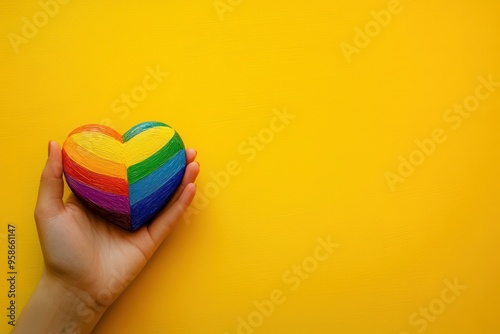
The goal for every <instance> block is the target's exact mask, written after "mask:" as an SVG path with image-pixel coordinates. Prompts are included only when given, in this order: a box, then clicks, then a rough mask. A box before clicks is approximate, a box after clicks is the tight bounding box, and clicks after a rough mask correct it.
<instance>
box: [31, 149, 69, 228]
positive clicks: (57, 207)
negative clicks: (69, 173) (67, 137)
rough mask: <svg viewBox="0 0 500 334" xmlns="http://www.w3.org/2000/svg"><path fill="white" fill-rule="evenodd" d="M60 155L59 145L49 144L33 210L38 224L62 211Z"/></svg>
mask: <svg viewBox="0 0 500 334" xmlns="http://www.w3.org/2000/svg"><path fill="white" fill-rule="evenodd" d="M62 171H63V165H62V154H61V148H60V147H59V144H57V143H56V142H54V141H50V142H49V157H48V159H47V162H46V164H45V168H44V169H43V172H42V177H41V179H40V188H39V190H38V200H37V204H36V209H35V219H36V220H37V222H38V223H39V222H40V221H43V220H45V219H49V218H52V217H54V216H56V215H57V214H59V213H60V212H61V211H62V210H63V209H64V205H63V201H62V197H63V192H64V183H63V179H62Z"/></svg>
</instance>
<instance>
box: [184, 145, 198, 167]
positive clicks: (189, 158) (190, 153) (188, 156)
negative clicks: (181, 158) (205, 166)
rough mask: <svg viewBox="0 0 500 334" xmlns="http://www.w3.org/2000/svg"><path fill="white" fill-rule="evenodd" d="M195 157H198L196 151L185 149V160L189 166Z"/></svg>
mask: <svg viewBox="0 0 500 334" xmlns="http://www.w3.org/2000/svg"><path fill="white" fill-rule="evenodd" d="M196 155H198V153H197V152H196V150H195V149H194V148H190V149H187V150H186V160H187V162H186V163H187V164H188V165H189V164H190V163H191V162H193V161H194V159H196Z"/></svg>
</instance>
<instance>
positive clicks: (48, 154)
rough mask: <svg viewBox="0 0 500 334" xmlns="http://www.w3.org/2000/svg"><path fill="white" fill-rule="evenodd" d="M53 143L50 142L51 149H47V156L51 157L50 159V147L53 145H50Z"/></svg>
mask: <svg viewBox="0 0 500 334" xmlns="http://www.w3.org/2000/svg"><path fill="white" fill-rule="evenodd" d="M51 143H52V140H49V148H48V149H47V156H49V157H50V146H52V145H50V144H51Z"/></svg>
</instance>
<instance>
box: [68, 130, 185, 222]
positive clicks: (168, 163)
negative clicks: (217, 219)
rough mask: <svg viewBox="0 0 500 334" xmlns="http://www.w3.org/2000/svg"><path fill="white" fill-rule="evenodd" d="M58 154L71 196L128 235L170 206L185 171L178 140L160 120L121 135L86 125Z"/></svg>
mask: <svg viewBox="0 0 500 334" xmlns="http://www.w3.org/2000/svg"><path fill="white" fill-rule="evenodd" d="M62 153H63V166H64V176H65V178H66V182H67V183H68V186H69V187H70V188H71V190H72V191H73V193H74V194H75V196H76V197H77V198H78V199H80V200H81V201H82V202H83V203H84V204H85V205H87V206H88V207H89V208H90V209H91V210H93V211H94V212H96V213H97V214H99V215H101V216H102V217H103V218H105V219H106V220H107V221H109V222H111V223H113V224H115V225H118V226H120V227H122V228H124V229H126V230H129V231H135V230H137V229H138V228H140V227H141V226H142V225H144V224H147V223H148V222H149V221H150V220H151V219H152V218H153V217H154V216H155V214H157V213H158V212H159V211H160V210H161V209H162V208H163V207H164V206H165V205H166V204H167V203H168V201H169V200H170V198H171V197H172V195H173V194H174V192H175V190H176V189H177V187H178V186H179V184H180V183H181V181H182V177H183V176H184V172H185V170H186V151H185V149H184V144H183V142H182V139H181V138H180V136H179V135H178V133H177V132H176V131H175V130H174V129H173V128H171V127H170V126H168V125H166V124H163V123H159V122H145V123H141V124H138V125H136V126H134V127H133V128H131V129H130V130H129V131H127V132H126V133H125V134H124V135H123V136H122V135H120V134H119V133H118V132H116V131H115V130H113V129H111V128H109V127H107V126H104V125H96V124H91V125H84V126H81V127H79V128H77V129H75V130H74V131H73V132H71V133H70V134H69V135H68V138H67V139H66V141H65V142H64V145H63V149H62Z"/></svg>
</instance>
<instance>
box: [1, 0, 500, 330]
mask: <svg viewBox="0 0 500 334" xmlns="http://www.w3.org/2000/svg"><path fill="white" fill-rule="evenodd" d="M46 2H49V1H46ZM222 2H223V3H225V4H226V5H227V6H229V7H230V8H231V9H232V10H227V11H225V12H224V13H223V15H222V18H223V19H224V20H223V21H221V17H220V16H219V14H218V12H217V10H216V9H215V8H214V6H213V1H189V2H187V1H167V2H162V3H160V2H157V1H149V2H137V1H126V0H124V1H119V2H118V1H111V2H102V1H101V2H98V1H76V0H75V1H73V0H72V1H69V2H68V3H67V4H65V5H62V4H61V5H60V6H59V10H58V12H57V14H55V15H54V16H53V17H50V19H49V20H48V22H47V24H46V25H45V26H43V27H40V28H38V31H37V33H36V34H35V33H32V34H33V37H30V38H26V40H27V43H23V44H20V45H19V50H18V51H19V52H18V53H15V50H14V49H13V47H12V45H11V43H10V41H9V37H8V36H9V33H11V32H12V33H16V34H22V29H23V25H24V23H23V22H24V21H23V17H26V18H27V19H28V20H32V18H33V15H35V14H36V13H38V12H39V11H40V10H41V6H40V4H39V3H38V2H37V1H19V2H13V1H11V2H8V1H3V2H1V4H0V22H1V24H0V57H1V61H0V110H1V111H0V128H1V131H0V133H1V139H2V140H1V141H0V145H1V150H0V151H1V157H0V159H1V162H2V174H1V180H2V182H1V184H2V186H1V187H0V199H1V203H2V205H1V207H0V208H1V209H0V224H1V227H0V228H1V229H2V230H0V236H1V235H3V234H5V233H6V225H7V224H8V223H9V222H10V223H13V224H16V225H17V228H18V244H19V247H18V255H19V258H18V261H19V268H18V271H19V279H18V292H19V293H18V303H19V307H20V308H21V307H22V306H23V305H24V304H25V303H26V300H27V298H28V297H29V294H30V293H31V291H33V289H34V287H35V284H36V282H37V280H38V278H39V277H40V274H41V272H42V257H41V252H40V248H39V244H38V239H37V234H36V230H35V226H34V222H33V214H32V212H33V208H34V205H35V200H36V194H37V187H38V182H39V177H40V172H41V170H42V167H43V165H44V162H45V159H46V145H47V141H48V140H49V139H55V140H57V141H58V142H59V143H63V142H64V140H65V138H66V136H67V134H68V132H69V131H71V130H72V129H74V128H76V127H78V126H80V125H82V124H91V123H101V122H102V123H105V124H107V125H110V126H112V127H113V128H114V129H115V130H117V132H119V133H123V132H124V131H126V130H128V129H129V128H130V127H132V126H133V125H135V124H138V123H140V122H143V121H146V120H159V121H164V122H166V123H168V124H170V125H172V126H173V127H175V128H176V129H177V130H178V131H179V132H180V133H181V134H182V136H183V140H184V142H185V144H186V146H187V147H195V148H196V149H197V150H198V152H199V161H200V164H201V170H202V174H201V175H200V178H199V184H198V185H199V189H200V193H199V194H198V197H197V199H196V201H195V203H194V204H193V207H192V208H193V210H191V211H190V212H189V216H188V217H187V218H186V219H187V220H186V221H181V223H180V224H179V225H178V226H177V228H176V229H175V231H174V232H173V234H172V235H171V236H170V237H169V239H168V240H167V242H166V243H165V244H164V245H162V247H161V248H160V249H159V251H158V253H157V254H156V255H155V256H154V258H153V259H152V261H151V262H150V264H149V265H148V266H147V267H146V268H145V270H144V271H143V272H142V273H141V275H140V277H139V278H138V279H137V281H136V282H135V283H134V284H133V285H132V286H131V287H130V288H129V289H128V290H127V291H126V292H125V294H124V295H123V296H122V297H121V298H120V299H119V300H118V301H117V303H116V305H114V306H113V307H112V308H111V309H110V310H109V311H108V313H107V314H106V315H105V316H104V318H103V319H102V320H101V323H100V324H99V326H98V327H97V328H96V329H95V333H98V334H99V333H115V332H116V333H166V332H167V333H173V334H188V333H189V334H198V333H204V334H205V333H206V334H224V333H226V332H227V333H230V334H234V333H237V330H238V326H243V327H244V326H251V324H248V322H249V321H251V322H252V324H257V325H260V326H258V328H253V327H252V328H250V329H251V330H252V329H253V330H254V333H255V334H259V333H262V334H275V333H325V334H326V333H328V334H329V333H339V334H358V333H372V334H378V333H380V334H387V333H394V334H400V333H405V332H407V333H410V334H413V333H419V330H420V331H421V332H423V333H428V334H443V333H445V334H448V333H450V334H457V333H463V334H470V333H481V334H483V333H485V334H490V333H498V332H500V321H499V320H498V310H499V304H498V303H499V302H498V301H499V300H500V286H499V284H498V282H499V280H500V256H499V254H500V238H499V235H500V225H499V221H500V209H499V208H500V206H499V205H498V204H499V200H500V195H499V189H500V181H499V178H498V171H499V170H500V157H499V155H498V154H499V153H498V152H499V151H498V147H499V144H500V132H499V131H498V125H499V124H500V113H499V110H500V87H499V86H498V84H497V83H498V82H500V62H499V59H500V40H499V38H498V36H499V35H500V21H499V20H498V13H499V12H500V8H499V3H498V1H496V0H479V1H476V0H474V1H473V0H453V1H451V0H444V1H438V2H436V1H434V2H433V1H423V0H419V1H416V0H413V1H401V3H400V6H399V7H397V6H396V7H395V8H394V6H393V5H392V4H391V5H390V4H389V2H388V1H378V0H377V1H374V0H356V1H352V0H340V1H302V2H298V1H257V0H255V1H254V0H243V1H242V2H240V3H239V4H238V5H236V2H237V1H232V2H231V4H230V3H229V1H222ZM223 8H224V7H223ZM226 9H227V7H226ZM384 11H388V12H389V13H391V16H390V22H389V23H387V21H388V20H389V19H388V16H387V14H386V13H387V12H384ZM373 12H376V14H373ZM383 14H386V16H385V17H384V16H383ZM377 18H378V20H377ZM374 21H375V22H379V21H380V22H382V23H383V24H384V25H385V26H382V23H379V27H380V29H379V30H380V31H378V30H377V25H376V24H374V23H372V22H374ZM367 25H368V28H369V29H373V30H371V31H370V34H371V35H368V34H367V33H366V32H365V28H366V26H367ZM25 30H26V31H27V32H29V29H28V28H26V29H25ZM359 31H362V32H363V33H359ZM364 35H366V36H368V37H369V38H367V37H364ZM30 36H31V35H30ZM372 36H373V37H372ZM28 37H29V36H28ZM343 43H345V44H343ZM347 45H349V46H347ZM341 46H343V47H344V50H347V55H348V57H346V53H344V52H343V51H342V50H343V49H342V48H341ZM353 48H354V49H355V50H356V51H353V50H354V49H353ZM348 61H350V62H348ZM478 87H479V88H478ZM476 94H477V96H476ZM474 97H475V98H474ZM476 101H478V102H479V104H478V106H477V107H476V106H475V104H476ZM469 110H471V111H469ZM430 140H432V143H431V142H430ZM414 152H415V153H414ZM418 152H421V153H418ZM426 152H427V153H426ZM422 154H423V155H422ZM410 159H411V161H410ZM388 173H389V174H388ZM387 178H389V181H390V182H388V179H387ZM391 185H392V186H391ZM66 190H67V192H66V194H68V193H69V191H68V189H66ZM393 190H394V191H393ZM328 236H331V244H330V245H329V244H328ZM318 238H319V240H321V242H320V241H319V240H318ZM1 242H2V246H1V247H2V250H1V251H0V257H1V258H4V256H5V250H4V249H5V246H3V245H4V244H5V238H3V239H2V241H1ZM323 244H325V245H326V246H322V245H323ZM337 245H339V246H338V247H335V246H337ZM318 247H321V248H318ZM330 251H331V253H330ZM4 263H5V259H4V260H1V261H0V264H1V265H2V268H3V266H4ZM1 270H2V271H0V273H3V272H4V271H6V270H5V269H1ZM455 280H456V281H455ZM6 283H7V282H6V280H4V279H2V280H0V306H1V307H2V308H4V305H5V302H4V300H5V299H6V295H5V292H6V291H7V290H6V287H5V284H6ZM450 286H451V288H450ZM464 287H466V288H464ZM280 291H281V292H282V295H280ZM267 300H272V301H273V305H274V309H273V307H272V306H271V304H269V303H266V302H265V301H267ZM257 305H258V306H257ZM443 305H444V307H443ZM5 307H6V306H5ZM260 309H263V311H261V310H260ZM256 312H259V313H260V314H262V317H263V320H262V323H260V322H261V320H260V318H259V315H258V314H257V313H256ZM264 313H265V314H264ZM267 314H269V316H267ZM249 317H250V318H251V319H250V320H249ZM243 322H244V323H243ZM243 327H242V328H243ZM6 329H8V326H6V323H5V322H4V321H1V322H0V332H2V333H3V332H5V330H6ZM247 331H248V332H250V330H247Z"/></svg>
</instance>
